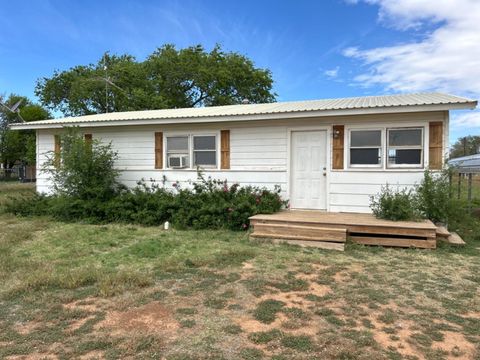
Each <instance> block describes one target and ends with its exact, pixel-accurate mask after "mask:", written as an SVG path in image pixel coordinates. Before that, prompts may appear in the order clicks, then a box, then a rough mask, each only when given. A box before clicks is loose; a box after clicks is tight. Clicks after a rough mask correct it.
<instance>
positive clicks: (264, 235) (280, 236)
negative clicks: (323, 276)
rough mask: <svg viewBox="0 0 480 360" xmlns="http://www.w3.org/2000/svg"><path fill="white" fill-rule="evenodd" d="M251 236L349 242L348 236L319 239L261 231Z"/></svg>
mask: <svg viewBox="0 0 480 360" xmlns="http://www.w3.org/2000/svg"><path fill="white" fill-rule="evenodd" d="M250 236H253V237H260V238H271V239H284V240H303V241H312V242H315V241H322V242H337V243H345V242H346V241H347V239H346V236H345V238H343V239H339V238H337V239H331V240H330V239H323V238H318V237H312V236H304V235H292V234H272V233H262V232H259V231H254V232H253V233H252V234H250Z"/></svg>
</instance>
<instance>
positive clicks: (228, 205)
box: [105, 172, 286, 230]
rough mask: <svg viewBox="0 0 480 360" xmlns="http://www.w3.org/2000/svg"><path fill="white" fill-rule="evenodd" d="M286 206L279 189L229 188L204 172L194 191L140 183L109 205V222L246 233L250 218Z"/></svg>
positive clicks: (106, 213) (106, 210) (200, 174)
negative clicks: (242, 230) (166, 224)
mask: <svg viewBox="0 0 480 360" xmlns="http://www.w3.org/2000/svg"><path fill="white" fill-rule="evenodd" d="M284 206H286V202H285V201H283V200H282V198H281V197H280V188H279V187H277V188H275V190H273V191H271V190H267V189H262V188H258V187H252V186H246V187H241V186H239V185H238V184H232V185H229V184H228V183H227V182H226V181H220V180H215V179H211V178H205V177H204V176H203V174H202V173H201V172H199V174H198V179H197V181H196V182H194V183H192V187H191V188H186V189H182V188H180V185H179V184H178V183H174V184H173V186H172V187H171V188H168V189H167V188H165V186H160V185H159V184H157V183H152V184H151V185H150V186H149V185H147V183H146V182H145V181H141V182H139V184H138V186H137V187H136V188H134V189H132V190H126V191H123V192H122V193H120V194H119V195H118V196H116V197H115V198H113V199H112V200H111V201H109V202H108V203H107V204H106V209H105V221H106V222H124V223H137V224H142V225H159V224H162V223H163V222H165V221H169V222H171V223H172V225H173V226H174V227H176V228H181V229H186V228H192V229H221V228H229V229H232V230H241V229H247V228H248V226H249V221H248V218H249V217H250V216H253V215H255V214H259V213H264V214H265V213H268V214H270V213H273V212H277V211H279V210H281V209H282V207H284Z"/></svg>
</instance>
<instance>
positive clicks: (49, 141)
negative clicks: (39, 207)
mask: <svg viewBox="0 0 480 360" xmlns="http://www.w3.org/2000/svg"><path fill="white" fill-rule="evenodd" d="M54 149H55V138H54V133H53V132H50V131H38V132H37V152H38V153H37V164H36V167H37V181H36V187H37V191H38V192H41V193H48V192H50V191H51V189H50V182H49V179H48V175H47V174H45V173H43V172H42V171H41V169H42V167H43V165H44V164H45V161H47V157H48V156H49V155H50V154H51V155H53V151H54ZM49 153H50V154H49Z"/></svg>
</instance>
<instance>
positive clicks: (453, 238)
mask: <svg viewBox="0 0 480 360" xmlns="http://www.w3.org/2000/svg"><path fill="white" fill-rule="evenodd" d="M447 242H448V243H449V244H452V245H459V246H463V245H466V243H465V241H463V239H462V238H461V237H460V235H458V234H457V233H456V232H452V233H451V234H450V236H449V237H448V238H447Z"/></svg>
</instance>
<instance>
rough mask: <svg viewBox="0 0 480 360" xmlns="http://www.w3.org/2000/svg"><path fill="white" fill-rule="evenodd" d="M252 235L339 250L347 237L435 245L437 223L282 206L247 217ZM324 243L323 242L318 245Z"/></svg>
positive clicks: (401, 244) (376, 242)
mask: <svg viewBox="0 0 480 360" xmlns="http://www.w3.org/2000/svg"><path fill="white" fill-rule="evenodd" d="M250 223H251V225H252V226H253V233H252V234H251V236H252V237H256V238H272V239H277V240H285V241H287V242H290V243H298V244H300V245H312V246H319V247H327V248H335V246H333V244H338V245H341V246H337V248H338V249H339V250H341V247H342V246H343V244H344V243H345V242H346V239H347V237H349V238H350V239H351V240H352V242H355V243H358V244H367V245H383V246H398V247H417V248H426V249H434V248H435V247H436V231H437V227H436V226H435V225H434V224H433V223H432V222H431V221H428V220H426V221H420V222H413V221H389V220H381V219H376V218H375V217H374V216H373V215H371V214H362V213H334V212H323V211H303V210H285V211H281V212H278V213H275V214H265V215H263V214H259V215H255V216H252V217H251V218H250ZM322 244H325V245H326V246H321V245H322Z"/></svg>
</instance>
